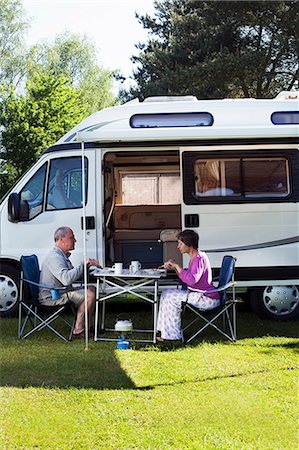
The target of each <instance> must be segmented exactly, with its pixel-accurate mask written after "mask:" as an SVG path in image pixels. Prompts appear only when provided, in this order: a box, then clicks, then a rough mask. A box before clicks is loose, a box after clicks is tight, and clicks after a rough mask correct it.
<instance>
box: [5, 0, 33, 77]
mask: <svg viewBox="0 0 299 450" xmlns="http://www.w3.org/2000/svg"><path fill="white" fill-rule="evenodd" d="M0 11H1V14H0V84H1V85H3V84H6V85H10V84H12V83H13V84H15V85H16V84H17V83H18V82H19V80H20V79H21V78H22V75H23V74H24V68H25V66H26V51H25V46H24V35H25V32H26V30H27V28H28V26H29V24H28V21H27V20H25V19H24V8H23V6H22V2H21V0H0Z"/></svg>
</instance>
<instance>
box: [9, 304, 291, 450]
mask: <svg viewBox="0 0 299 450" xmlns="http://www.w3.org/2000/svg"><path fill="white" fill-rule="evenodd" d="M148 317H149V315H148V314H146V312H143V313H142V312H141V311H140V312H139V318H140V320H141V321H142V320H143V321H146V320H147V319H148ZM113 319H115V316H113V317H111V320H112V321H113ZM0 325H1V326H0V339H1V354H0V358H1V361H0V367H1V388H0V396H1V402H0V418H1V419H0V422H1V423H0V425H1V429H2V433H1V436H0V448H3V449H26V450H27V449H28V450H29V449H39V450H42V449H45V450H54V449H62V450H69V449H73V450H77V449H78V450H82V449H84V450H85V449H86V450H87V449H88V450H89V449H105V450H109V449H110V450H116V449H118V450H125V449H127V450H129V449H138V450H139V449H140V450H143V449H144V450H149V449H150V450H154V449H156V450H160V449H161V450H162V449H163V450H164V449H165V450H166V449H167V450H170V449H174V450H177V449H182V450H184V449H186V450H187V449H188V450H233V449H234V450H257V449H258V450H282V449H283V450H294V449H295V448H297V443H298V442H297V441H298V427H297V423H298V370H297V369H298V359H297V355H298V353H297V349H298V347H297V345H298V339H296V336H297V335H298V332H297V329H298V323H297V322H288V323H283V322H281V323H277V322H271V321H262V320H260V319H258V318H256V317H255V316H254V315H253V314H252V313H248V312H243V311H239V313H238V334H239V338H238V341H237V342H236V343H234V344H230V343H228V342H227V341H219V340H218V339H217V338H216V339H214V338H212V339H211V336H212V335H211V334H209V333H208V334H206V335H205V341H202V340H200V341H199V342H198V343H196V344H195V345H192V346H186V347H183V346H182V347H180V348H169V349H164V348H160V347H157V346H149V345H148V346H140V347H137V346H136V348H135V347H134V348H132V349H130V350H125V351H124V350H116V343H115V342H109V343H108V342H93V341H91V340H90V342H89V351H85V350H84V342H83V341H78V340H77V341H74V342H71V343H68V344H66V343H65V342H62V341H60V340H59V339H58V338H57V337H55V336H54V335H53V333H49V332H46V331H45V330H43V331H42V332H41V333H35V334H34V335H33V336H31V337H30V338H28V339H26V340H23V341H22V340H18V339H17V320H16V319H2V320H1V321H0ZM215 336H216V335H215Z"/></svg>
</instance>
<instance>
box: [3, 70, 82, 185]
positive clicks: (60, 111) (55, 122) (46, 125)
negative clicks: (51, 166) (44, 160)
mask: <svg viewBox="0 0 299 450" xmlns="http://www.w3.org/2000/svg"><path fill="white" fill-rule="evenodd" d="M0 107H1V110H0V124H1V126H2V127H3V131H2V145H3V147H4V148H5V151H4V152H3V153H2V155H1V156H2V158H3V161H4V164H3V170H4V173H2V176H1V185H0V188H1V191H3V192H5V190H6V189H8V187H9V186H10V185H11V184H12V183H14V182H15V181H16V180H17V179H18V178H19V177H20V176H21V175H22V174H23V173H24V172H25V171H26V170H27V169H28V168H29V167H30V166H31V165H32V164H33V163H34V162H35V161H36V159H37V158H38V157H39V156H40V154H41V153H42V151H43V150H44V149H45V148H47V147H48V146H49V145H51V144H54V143H55V142H56V141H57V140H58V139H59V138H60V137H61V136H62V135H63V134H65V133H66V132H67V131H69V129H70V128H72V127H73V126H74V125H75V124H77V123H78V122H80V121H81V120H82V118H83V108H82V103H81V102H80V101H79V94H78V91H77V90H76V89H75V88H74V87H72V86H71V85H70V83H69V79H68V78H66V77H65V76H64V75H57V76H56V75H53V74H52V75H51V74H49V73H44V74H41V73H36V74H35V75H33V76H32V77H31V78H30V79H29V80H28V82H27V86H26V95H24V96H16V95H15V93H14V92H11V93H10V94H9V95H8V96H7V97H6V98H5V100H3V102H2V104H1V105H0Z"/></svg>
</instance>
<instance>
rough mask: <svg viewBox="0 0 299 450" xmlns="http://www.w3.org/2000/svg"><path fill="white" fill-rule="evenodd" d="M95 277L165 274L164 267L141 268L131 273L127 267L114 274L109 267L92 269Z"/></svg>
mask: <svg viewBox="0 0 299 450" xmlns="http://www.w3.org/2000/svg"><path fill="white" fill-rule="evenodd" d="M91 273H92V275H94V276H95V277H114V278H117V277H118V278H161V277H162V276H165V275H166V270H165V269H141V270H139V272H137V273H134V274H133V273H131V272H130V270H129V269H123V271H122V273H121V274H115V272H114V269H112V268H111V267H103V268H101V269H99V268H97V269H95V270H93V271H92V272H91Z"/></svg>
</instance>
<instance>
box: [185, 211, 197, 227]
mask: <svg viewBox="0 0 299 450" xmlns="http://www.w3.org/2000/svg"><path fill="white" fill-rule="evenodd" d="M198 227H199V215H198V214H185V228H198Z"/></svg>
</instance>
